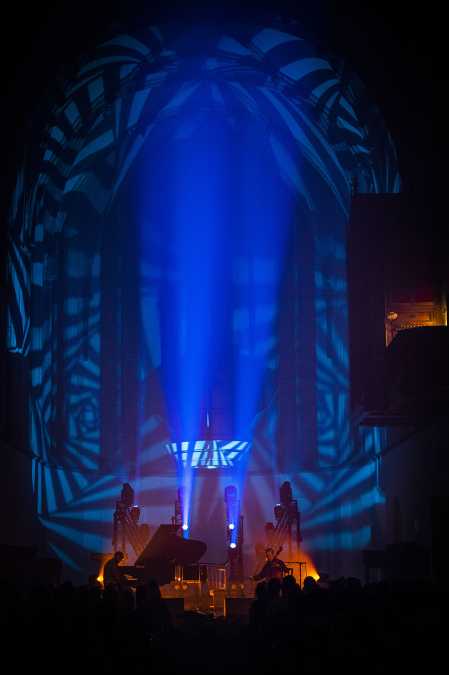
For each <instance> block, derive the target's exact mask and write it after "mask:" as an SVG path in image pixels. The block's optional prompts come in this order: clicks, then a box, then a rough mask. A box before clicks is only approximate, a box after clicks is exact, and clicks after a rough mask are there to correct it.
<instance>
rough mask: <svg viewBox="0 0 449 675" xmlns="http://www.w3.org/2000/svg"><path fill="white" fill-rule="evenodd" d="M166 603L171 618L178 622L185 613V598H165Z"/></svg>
mask: <svg viewBox="0 0 449 675" xmlns="http://www.w3.org/2000/svg"><path fill="white" fill-rule="evenodd" d="M164 603H165V605H166V606H167V609H168V611H169V613H170V618H171V620H172V621H173V623H174V624H176V623H177V622H178V620H179V619H180V617H181V616H182V614H183V613H184V598H164Z"/></svg>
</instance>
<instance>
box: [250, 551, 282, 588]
mask: <svg viewBox="0 0 449 675" xmlns="http://www.w3.org/2000/svg"><path fill="white" fill-rule="evenodd" d="M265 557H266V559H267V561H266V563H265V565H264V566H263V567H262V569H261V570H260V572H259V573H258V574H255V575H254V576H253V577H252V578H253V579H254V581H261V580H262V579H264V580H267V581H268V580H269V579H282V577H283V576H284V574H288V567H287V565H286V564H285V562H284V561H283V560H280V558H277V557H276V556H275V555H274V550H273V549H272V548H271V546H270V547H269V548H267V549H265Z"/></svg>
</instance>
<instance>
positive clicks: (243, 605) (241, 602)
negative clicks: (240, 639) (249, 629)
mask: <svg viewBox="0 0 449 675" xmlns="http://www.w3.org/2000/svg"><path fill="white" fill-rule="evenodd" d="M253 600H254V598H230V597H226V599H225V613H226V616H227V617H229V618H237V617H239V618H242V617H243V618H245V619H248V618H249V610H250V607H251V605H252V603H253Z"/></svg>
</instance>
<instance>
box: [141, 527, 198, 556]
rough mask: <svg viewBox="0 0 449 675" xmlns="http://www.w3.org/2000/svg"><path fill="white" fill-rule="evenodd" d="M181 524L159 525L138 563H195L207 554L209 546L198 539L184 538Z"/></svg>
mask: <svg viewBox="0 0 449 675" xmlns="http://www.w3.org/2000/svg"><path fill="white" fill-rule="evenodd" d="M180 533H181V529H180V527H179V525H166V524H164V525H159V527H158V529H157V530H156V532H155V534H154V535H153V537H152V538H151V539H150V541H149V542H148V544H147V545H146V547H145V548H144V550H143V551H142V553H141V554H140V555H139V557H138V558H137V559H136V562H135V564H136V565H144V564H145V563H146V562H147V561H151V560H166V561H167V562H169V561H176V563H177V564H178V565H193V564H194V563H196V562H198V561H199V559H200V558H201V557H202V556H203V555H204V554H205V552H206V550H207V546H206V544H205V543H204V542H202V541H197V540H196V539H184V538H183V537H182V536H181V535H180Z"/></svg>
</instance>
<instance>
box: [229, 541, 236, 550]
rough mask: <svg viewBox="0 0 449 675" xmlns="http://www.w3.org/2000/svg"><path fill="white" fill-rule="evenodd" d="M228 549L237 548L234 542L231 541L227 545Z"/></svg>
mask: <svg viewBox="0 0 449 675" xmlns="http://www.w3.org/2000/svg"><path fill="white" fill-rule="evenodd" d="M229 548H237V544H236V543H235V541H231V543H230V544H229Z"/></svg>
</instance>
